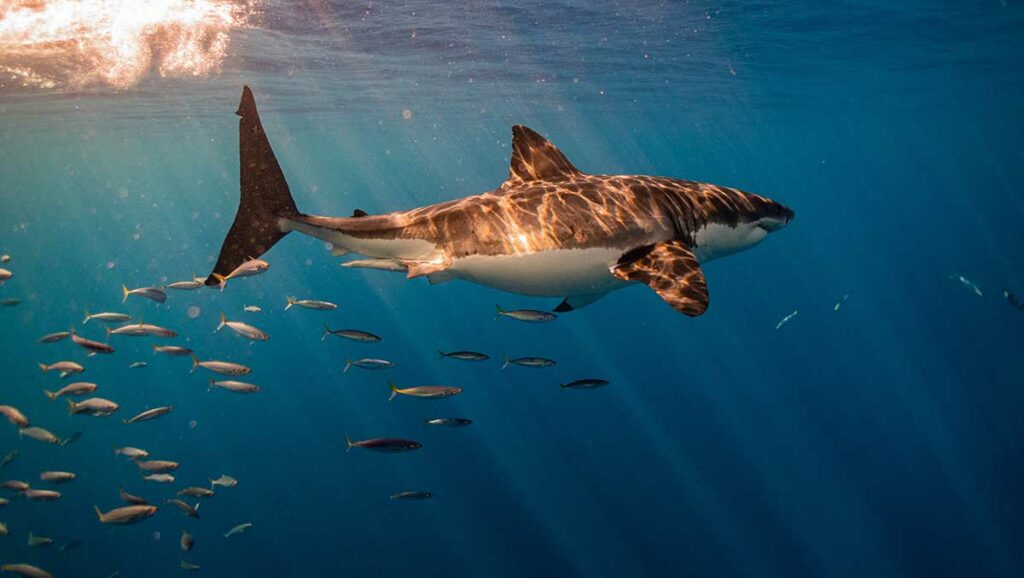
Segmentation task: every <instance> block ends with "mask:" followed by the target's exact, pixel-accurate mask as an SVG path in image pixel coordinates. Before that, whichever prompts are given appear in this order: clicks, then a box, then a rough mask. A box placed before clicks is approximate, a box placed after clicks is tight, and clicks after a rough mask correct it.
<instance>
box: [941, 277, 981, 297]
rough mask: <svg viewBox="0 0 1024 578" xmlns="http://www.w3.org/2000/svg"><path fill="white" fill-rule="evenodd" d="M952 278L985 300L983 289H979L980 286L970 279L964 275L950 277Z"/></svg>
mask: <svg viewBox="0 0 1024 578" xmlns="http://www.w3.org/2000/svg"><path fill="white" fill-rule="evenodd" d="M950 278H951V279H956V280H957V281H959V282H960V284H961V285H963V286H964V287H967V288H968V289H970V290H971V291H973V292H974V294H975V295H977V296H978V297H981V298H983V299H984V298H985V295H984V294H983V293H982V292H981V289H979V288H978V286H977V285H975V284H974V282H973V281H971V280H970V279H968V278H967V277H964V276H963V275H950Z"/></svg>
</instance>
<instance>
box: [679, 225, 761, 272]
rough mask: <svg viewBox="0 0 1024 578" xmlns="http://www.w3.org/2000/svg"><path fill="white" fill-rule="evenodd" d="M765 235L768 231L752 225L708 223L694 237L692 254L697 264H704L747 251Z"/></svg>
mask: <svg viewBox="0 0 1024 578" xmlns="http://www.w3.org/2000/svg"><path fill="white" fill-rule="evenodd" d="M767 235H768V231H766V230H764V229H762V228H761V227H758V226H756V225H754V224H752V223H740V224H739V225H737V226H735V227H730V226H728V225H719V224H717V223H709V224H708V225H706V226H704V227H702V228H700V229H698V230H697V233H696V234H695V235H694V247H693V254H694V256H695V257H697V261H698V262H699V263H706V262H708V261H711V260H712V259H717V258H719V257H725V256H726V255H732V254H733V253H738V252H740V251H742V250H744V249H749V248H750V247H753V246H754V245H756V244H758V243H760V242H761V239H764V238H765V237H766V236H767Z"/></svg>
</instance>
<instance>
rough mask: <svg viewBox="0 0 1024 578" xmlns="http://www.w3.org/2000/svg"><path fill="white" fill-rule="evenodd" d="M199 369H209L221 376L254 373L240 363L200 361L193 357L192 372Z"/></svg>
mask: <svg viewBox="0 0 1024 578" xmlns="http://www.w3.org/2000/svg"><path fill="white" fill-rule="evenodd" d="M197 367H202V368H203V369H209V370H210V371H212V372H214V373H219V374H221V375H247V374H249V373H251V372H252V370H251V369H249V368H248V367H246V366H244V365H241V364H239V363H232V362H230V361H215V360H212V359H211V360H209V361H199V358H198V357H196V356H195V355H192V371H195V370H196V368H197Z"/></svg>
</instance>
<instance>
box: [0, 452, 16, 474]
mask: <svg viewBox="0 0 1024 578" xmlns="http://www.w3.org/2000/svg"><path fill="white" fill-rule="evenodd" d="M16 457H18V450H11V451H9V452H7V453H6V454H4V459H2V460H0V470H2V469H4V468H6V467H7V466H9V465H11V462H13V461H14V458H16Z"/></svg>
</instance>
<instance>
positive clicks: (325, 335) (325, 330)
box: [320, 323, 331, 341]
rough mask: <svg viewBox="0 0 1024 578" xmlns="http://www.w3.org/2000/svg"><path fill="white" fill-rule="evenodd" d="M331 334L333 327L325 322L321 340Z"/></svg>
mask: <svg viewBox="0 0 1024 578" xmlns="http://www.w3.org/2000/svg"><path fill="white" fill-rule="evenodd" d="M330 334H331V328H330V327H328V326H327V324H326V323H324V334H323V336H321V337H320V341H323V340H325V339H327V336H328V335H330Z"/></svg>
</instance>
